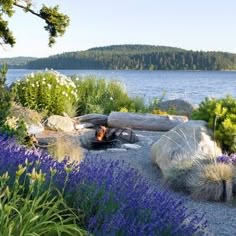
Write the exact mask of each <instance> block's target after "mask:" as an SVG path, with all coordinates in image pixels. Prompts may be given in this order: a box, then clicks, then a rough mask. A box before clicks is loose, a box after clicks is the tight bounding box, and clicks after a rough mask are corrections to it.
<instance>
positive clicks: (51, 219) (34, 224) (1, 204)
mask: <svg viewBox="0 0 236 236" xmlns="http://www.w3.org/2000/svg"><path fill="white" fill-rule="evenodd" d="M29 166H30V164H29V163H28V164H27V165H26V166H25V167H23V166H21V165H20V166H19V167H18V170H17V172H16V174H15V180H14V182H13V184H9V182H10V176H9V175H8V172H6V173H5V174H3V175H2V176H0V196H1V197H0V235H19V236H23V235H61V234H62V233H64V234H63V235H86V234H85V231H83V230H82V229H81V228H79V226H78V225H77V222H79V221H80V219H79V218H78V216H76V214H75V213H74V212H73V211H72V209H70V208H69V207H68V206H67V205H66V203H65V201H64V199H63V196H62V194H61V193H60V192H59V191H58V190H55V189H53V188H52V186H51V184H49V185H48V187H47V188H46V189H45V186H44V183H45V175H44V174H43V173H41V171H39V172H37V171H35V169H33V170H32V172H31V173H30V172H28V168H29ZM11 177H12V176H11ZM28 184H29V186H27V185H28Z"/></svg>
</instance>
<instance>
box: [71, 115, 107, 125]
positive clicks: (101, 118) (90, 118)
mask: <svg viewBox="0 0 236 236" xmlns="http://www.w3.org/2000/svg"><path fill="white" fill-rule="evenodd" d="M74 119H75V120H77V121H79V122H80V123H92V124H93V125H105V126H107V115H103V114H97V113H92V114H87V115H83V116H79V117H76V118H74Z"/></svg>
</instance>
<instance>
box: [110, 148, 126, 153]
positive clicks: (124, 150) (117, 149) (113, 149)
mask: <svg viewBox="0 0 236 236" xmlns="http://www.w3.org/2000/svg"><path fill="white" fill-rule="evenodd" d="M107 151H108V152H127V149H124V148H108V149H107Z"/></svg>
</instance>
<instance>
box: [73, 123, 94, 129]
mask: <svg viewBox="0 0 236 236" xmlns="http://www.w3.org/2000/svg"><path fill="white" fill-rule="evenodd" d="M74 128H75V129H76V130H79V129H86V128H94V125H93V124H92V123H82V124H75V125H74Z"/></svg>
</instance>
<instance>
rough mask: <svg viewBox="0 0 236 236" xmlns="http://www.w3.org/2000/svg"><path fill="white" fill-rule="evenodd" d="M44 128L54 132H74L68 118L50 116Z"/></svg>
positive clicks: (72, 124) (71, 122) (70, 120)
mask: <svg viewBox="0 0 236 236" xmlns="http://www.w3.org/2000/svg"><path fill="white" fill-rule="evenodd" d="M45 127H46V128H47V129H49V130H54V131H64V132H71V131H73V130H74V123H73V121H72V119H71V118H69V117H64V116H58V115H52V116H50V117H49V118H48V119H47V121H46V122H45Z"/></svg>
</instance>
